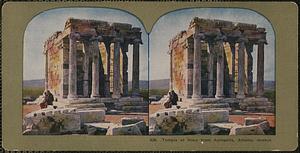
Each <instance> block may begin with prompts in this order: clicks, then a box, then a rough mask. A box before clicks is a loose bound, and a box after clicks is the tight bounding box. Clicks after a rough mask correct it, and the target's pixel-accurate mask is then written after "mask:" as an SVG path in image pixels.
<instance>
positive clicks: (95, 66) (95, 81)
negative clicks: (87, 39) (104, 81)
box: [91, 41, 100, 98]
mask: <svg viewBox="0 0 300 153" xmlns="http://www.w3.org/2000/svg"><path fill="white" fill-rule="evenodd" d="M99 54H100V50H99V46H98V42H97V41H94V42H92V60H93V61H92V94H91V97H93V98H96V97H100V93H99V85H100V84H99V74H100V71H99V70H100V63H99Z"/></svg>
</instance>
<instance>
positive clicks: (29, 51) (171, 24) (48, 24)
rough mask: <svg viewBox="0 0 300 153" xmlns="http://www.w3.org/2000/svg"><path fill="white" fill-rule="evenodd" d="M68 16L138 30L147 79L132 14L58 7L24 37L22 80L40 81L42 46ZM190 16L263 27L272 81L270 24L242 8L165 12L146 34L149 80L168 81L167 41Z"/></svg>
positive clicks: (144, 49)
mask: <svg viewBox="0 0 300 153" xmlns="http://www.w3.org/2000/svg"><path fill="white" fill-rule="evenodd" d="M69 17H73V18H79V19H95V20H103V21H108V22H123V23H130V24H132V25H133V26H137V27H140V28H141V29H142V33H143V34H142V40H143V43H144V44H143V45H141V46H140V79H141V80H147V79H148V50H147V47H148V40H147V39H148V36H147V33H146V31H145V29H144V28H143V25H142V23H141V22H140V21H139V20H138V19H137V18H136V17H135V16H133V15H131V14H129V13H127V12H124V11H120V10H115V9H106V8H60V9H53V10H49V11H45V12H43V13H41V14H39V15H37V16H36V17H34V18H33V19H32V20H31V21H30V23H29V24H28V26H27V29H26V31H25V36H24V65H23V67H24V71H23V76H24V80H31V79H42V78H44V60H45V59H44V55H43V53H42V52H43V45H44V42H45V40H47V38H49V37H50V36H51V35H52V34H53V33H54V32H55V31H62V30H63V28H64V25H65V22H66V20H67V19H68V18H69ZM194 17H200V18H208V19H220V20H228V21H233V22H243V23H251V24H256V25H258V27H264V28H266V32H267V41H268V45H265V80H275V38H274V32H273V29H272V26H271V24H270V23H269V22H268V21H267V19H266V18H265V17H263V16H262V15H260V14H258V13H256V12H254V11H251V10H246V9H228V8H224V9H223V8H197V9H184V10H178V11H174V12H170V13H167V14H166V15H163V16H161V17H160V18H159V20H158V21H157V22H156V24H155V25H154V27H153V28H152V31H151V33H150V37H149V38H150V40H149V60H150V61H149V62H150V63H149V64H150V65H149V77H150V80H156V79H167V78H169V55H168V54H167V51H168V49H169V48H168V45H169V40H170V39H172V38H173V37H174V36H175V35H176V34H177V33H179V32H180V31H182V30H186V29H187V28H188V25H189V23H190V21H191V20H192V19H193V18H194ZM256 53H257V46H254V52H253V53H252V54H253V60H254V61H253V62H254V67H253V72H254V80H256V57H257V55H256ZM128 57H129V63H128V64H129V65H128V66H129V67H128V72H129V80H131V71H132V46H129V52H128Z"/></svg>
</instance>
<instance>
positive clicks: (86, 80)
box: [83, 42, 90, 97]
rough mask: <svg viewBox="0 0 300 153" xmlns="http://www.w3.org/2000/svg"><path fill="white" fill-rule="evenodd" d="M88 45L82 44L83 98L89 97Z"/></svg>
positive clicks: (86, 43)
mask: <svg viewBox="0 0 300 153" xmlns="http://www.w3.org/2000/svg"><path fill="white" fill-rule="evenodd" d="M89 47H90V45H89V43H88V42H84V43H83V50H84V64H83V70H84V74H83V96H84V97H89V63H90V49H89Z"/></svg>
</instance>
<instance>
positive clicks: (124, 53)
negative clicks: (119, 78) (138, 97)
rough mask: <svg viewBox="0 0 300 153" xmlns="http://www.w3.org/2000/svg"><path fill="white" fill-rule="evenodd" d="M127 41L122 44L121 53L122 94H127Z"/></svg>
mask: <svg viewBox="0 0 300 153" xmlns="http://www.w3.org/2000/svg"><path fill="white" fill-rule="evenodd" d="M127 52H128V43H123V44H122V55H123V96H127V95H128V56H127Z"/></svg>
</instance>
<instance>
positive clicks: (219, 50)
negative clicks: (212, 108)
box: [215, 35, 224, 98]
mask: <svg viewBox="0 0 300 153" xmlns="http://www.w3.org/2000/svg"><path fill="white" fill-rule="evenodd" d="M218 37H219V38H216V39H217V40H216V47H215V49H216V55H217V84H216V95H215V98H224V46H223V39H224V38H223V37H224V36H222V35H219V36H218Z"/></svg>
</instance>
